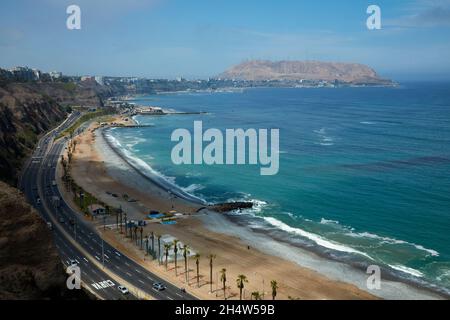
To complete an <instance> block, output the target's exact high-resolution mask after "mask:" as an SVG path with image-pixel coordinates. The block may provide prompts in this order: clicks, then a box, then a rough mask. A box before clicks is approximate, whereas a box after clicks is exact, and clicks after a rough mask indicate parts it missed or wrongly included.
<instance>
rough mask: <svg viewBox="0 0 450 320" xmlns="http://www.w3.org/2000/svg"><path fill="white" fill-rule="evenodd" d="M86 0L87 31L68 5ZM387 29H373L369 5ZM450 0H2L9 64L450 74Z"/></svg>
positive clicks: (103, 69) (117, 70)
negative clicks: (362, 67)
mask: <svg viewBox="0 0 450 320" xmlns="http://www.w3.org/2000/svg"><path fill="white" fill-rule="evenodd" d="M70 4H77V5H79V6H80V7H81V14H82V16H81V30H68V29H67V28H66V19H67V17H68V15H67V14H66V8H67V6H68V5H70ZM370 4H376V5H378V6H380V7H381V12H382V29H381V30H373V31H370V30H368V29H367V28H366V19H367V17H368V15H367V13H366V9H367V6H368V5H370ZM449 57H450V0H395V1H394V0H372V1H362V0H353V1H336V0H320V1H319V0H314V1H304V0H292V1H288V0H285V1H283V0H278V1H275V0H273V1H269V0H258V1H254V0H239V1H238V0H205V1H203V0H202V1H200V0H69V1H67V0H1V1H0V67H8V68H9V67H12V66H15V65H28V66H31V67H37V68H39V69H42V70H44V71H50V70H59V71H62V72H64V73H65V74H77V75H83V74H101V75H112V76H118V75H130V76H131V75H133V76H146V77H169V78H173V77H176V76H185V77H188V78H192V77H201V78H205V77H208V76H214V75H216V74H218V73H220V72H221V71H223V70H224V69H226V68H228V67H229V66H231V65H233V64H236V63H239V62H241V61H243V60H245V59H270V60H281V59H290V60H297V59H299V60H303V59H308V60H324V61H345V62H359V63H364V64H368V65H370V66H371V67H373V68H375V69H376V70H377V71H378V72H379V73H380V74H381V75H383V76H386V77H393V78H395V79H399V80H405V79H408V78H411V79H418V78H421V77H423V78H426V79H450V59H449Z"/></svg>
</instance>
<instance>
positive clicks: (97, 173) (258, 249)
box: [72, 119, 438, 299]
mask: <svg viewBox="0 0 450 320" xmlns="http://www.w3.org/2000/svg"><path fill="white" fill-rule="evenodd" d="M121 121H122V122H123V119H116V120H115V122H121ZM101 130H104V129H101V128H98V124H96V123H93V124H91V125H90V126H89V128H88V129H87V130H85V132H84V133H82V134H81V135H80V136H78V137H77V138H76V140H77V147H76V151H75V153H74V157H73V164H72V177H73V178H74V179H75V181H76V182H77V184H78V185H80V186H81V187H82V188H83V189H85V190H86V191H88V192H89V193H91V194H94V195H95V196H96V197H97V198H98V199H100V200H101V201H103V202H105V203H107V204H108V205H111V206H115V207H119V206H121V207H122V209H123V210H124V212H126V213H127V216H128V218H129V219H135V220H142V219H144V218H145V216H146V215H147V214H148V212H149V210H158V211H160V212H168V211H170V210H175V211H177V212H181V213H183V216H181V217H179V218H178V219H177V224H174V225H163V224H160V223H157V222H150V223H148V224H147V226H146V227H145V228H144V234H145V235H148V234H150V233H151V232H154V233H155V234H158V235H170V236H172V237H174V238H177V239H179V240H180V241H182V242H183V243H185V244H188V245H189V246H190V247H191V248H192V250H193V251H195V252H198V253H200V255H201V258H200V274H201V281H200V287H197V282H196V279H195V261H194V259H193V258H190V262H189V265H190V268H189V269H190V272H189V283H188V284H186V283H185V275H184V262H183V257H182V255H181V254H179V264H178V276H177V277H176V276H175V270H174V265H173V263H170V264H169V270H168V271H166V270H165V267H164V266H160V265H159V263H158V261H156V260H153V261H152V260H150V259H149V257H148V256H145V254H144V253H143V251H141V250H140V249H139V248H138V247H137V246H136V245H135V244H134V243H132V242H131V240H129V239H126V238H125V237H124V236H123V235H122V234H120V233H119V232H118V231H117V230H116V229H115V228H113V227H111V228H107V230H106V231H104V230H103V228H101V227H99V226H98V230H99V232H102V233H103V236H104V237H105V238H106V239H107V241H109V242H110V243H111V244H113V245H115V246H117V247H118V248H119V249H121V250H123V251H124V252H126V253H127V254H128V255H129V256H130V257H132V258H134V259H135V260H136V261H139V262H140V263H142V264H143V265H145V266H146V267H147V268H148V269H150V270H151V271H152V272H155V273H157V274H158V275H159V276H161V277H162V278H164V279H167V281H170V282H172V283H174V284H175V285H178V286H180V287H186V289H187V290H188V291H189V292H190V293H192V294H194V295H195V296H197V297H199V298H201V299H223V298H224V296H223V291H222V290H221V284H217V282H218V281H217V279H218V272H219V270H221V269H222V268H226V270H227V279H228V281H227V290H226V295H227V298H230V299H239V290H238V288H237V286H236V278H237V276H238V275H239V274H244V275H245V276H246V277H247V279H248V281H249V282H248V283H246V284H245V290H244V295H245V298H246V299H249V298H250V293H251V292H253V291H259V292H261V293H263V292H264V297H265V299H271V288H270V281H271V280H276V281H277V283H278V286H279V289H278V295H277V299H376V298H387V299H397V298H402V297H403V298H405V297H406V298H410V299H416V298H417V299H430V298H431V299H433V298H438V296H437V295H434V294H432V293H430V292H428V291H425V290H421V289H417V288H414V287H412V286H409V285H407V284H404V283H399V282H395V281H387V280H386V281H383V286H382V289H381V290H373V291H370V292H369V290H368V289H367V288H366V280H367V275H366V274H365V273H364V272H362V271H359V270H356V269H354V268H353V267H351V266H348V265H345V264H343V263H339V262H336V261H330V260H327V259H324V258H322V257H320V256H317V255H315V254H314V253H311V252H308V251H306V250H303V249H301V248H297V247H292V246H290V245H289V244H288V243H282V242H279V241H276V240H274V239H273V238H271V237H270V236H268V235H265V234H262V233H256V232H252V231H251V230H250V229H249V228H245V226H241V225H238V224H235V223H233V222H232V221H231V220H230V219H229V218H228V217H227V216H224V215H223V214H219V213H215V212H211V211H207V210H202V211H200V212H199V213H196V212H197V210H198V209H199V208H201V207H202V205H201V204H199V203H193V202H192V201H188V200H185V199H182V197H178V196H174V194H173V192H170V191H167V190H165V189H164V188H161V186H160V185H158V184H157V183H154V182H152V181H151V179H145V178H144V177H142V175H140V174H139V173H138V172H136V170H135V169H134V168H133V167H132V166H130V164H128V163H126V162H125V161H123V159H122V158H121V157H120V156H119V155H118V154H117V153H116V152H115V151H114V150H113V149H111V146H110V144H109V143H108V142H107V141H105V139H104V137H103V135H102V131H101ZM116 130H120V128H117V129H116ZM107 192H108V193H107ZM111 193H115V194H117V195H124V194H126V195H127V196H128V197H129V198H133V199H136V200H137V201H136V202H128V201H126V200H124V198H123V197H122V196H118V197H112V196H111V195H110V194H111ZM114 221H115V218H114V217H111V218H110V220H109V224H110V225H113V224H114ZM94 223H95V222H94ZM210 253H212V254H215V255H216V259H215V260H214V271H213V293H210V292H209V289H210V286H209V284H208V283H207V282H208V280H209V261H208V259H207V258H206V256H207V255H208V254H210Z"/></svg>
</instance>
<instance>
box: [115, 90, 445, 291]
mask: <svg viewBox="0 0 450 320" xmlns="http://www.w3.org/2000/svg"><path fill="white" fill-rule="evenodd" d="M136 102H137V103H139V104H145V105H156V106H161V107H164V108H172V109H175V110H178V111H207V112H208V114H204V115H176V116H163V117H152V116H138V117H136V120H137V121H138V122H139V123H141V124H153V125H154V126H153V127H147V128H127V129H113V130H110V131H109V134H110V135H111V136H112V137H114V138H116V139H117V140H118V141H119V142H120V144H121V145H122V146H123V147H124V148H126V149H127V152H128V154H129V156H133V157H138V158H140V159H142V160H143V161H145V162H146V163H147V164H149V165H150V166H151V167H152V168H153V169H154V170H156V171H157V172H159V173H160V174H161V175H163V176H164V177H165V178H166V179H168V180H169V181H171V182H172V183H174V184H176V185H178V186H180V187H182V188H183V189H184V190H186V191H188V192H189V193H192V194H194V195H196V196H198V197H201V198H203V199H205V200H206V201H209V202H217V201H229V200H242V199H246V200H253V201H255V202H256V204H257V205H256V208H255V209H253V210H251V211H250V212H245V213H241V214H247V215H254V216H256V217H261V218H260V219H256V220H255V221H256V222H255V223H257V222H258V221H260V222H261V223H262V224H261V226H262V228H274V229H280V230H284V231H285V234H286V237H287V238H290V239H291V240H295V241H297V242H298V243H301V244H303V245H304V246H307V247H311V248H319V249H320V250H322V251H323V252H325V253H326V254H327V255H329V256H331V257H336V258H344V259H347V260H349V259H350V260H351V261H365V262H366V263H367V264H373V263H378V264H381V265H382V266H384V267H386V269H387V270H390V271H392V272H393V273H394V274H396V275H398V276H401V277H404V278H407V279H410V280H414V281H417V282H419V283H425V282H426V283H428V284H431V285H433V286H438V287H440V288H441V289H443V290H446V291H447V292H448V291H449V290H450V84H448V83H434V84H426V83H422V84H419V83H411V84H404V85H402V86H401V87H399V88H339V89H329V88H323V89H249V90H244V91H243V92H228V93H227V92H224V93H177V94H165V95H156V96H148V97H142V98H139V99H138V100H136ZM194 120H202V121H203V126H204V128H205V129H206V128H218V129H221V130H225V129H226V128H244V129H246V128H268V129H270V128H279V129H280V171H279V173H278V174H277V175H275V176H261V175H260V174H259V166H250V165H232V166H227V165H222V166H217V165H216V166H207V165H181V166H176V165H174V164H172V162H171V158H170V154H171V149H172V147H173V146H174V145H175V142H172V141H171V140H170V135H171V133H172V131H173V130H174V129H176V128H186V129H188V130H190V131H191V132H192V130H193V122H194ZM143 170H144V168H143Z"/></svg>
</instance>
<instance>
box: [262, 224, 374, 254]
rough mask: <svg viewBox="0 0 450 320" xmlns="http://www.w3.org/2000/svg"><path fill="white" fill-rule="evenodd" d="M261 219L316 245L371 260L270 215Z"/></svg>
mask: <svg viewBox="0 0 450 320" xmlns="http://www.w3.org/2000/svg"><path fill="white" fill-rule="evenodd" d="M263 219H264V220H265V221H267V222H268V223H269V224H271V225H272V226H274V227H276V228H279V229H281V230H283V231H286V232H289V233H293V234H296V235H299V236H302V237H304V238H307V239H309V240H312V241H313V242H315V243H316V244H318V245H320V246H322V247H325V248H328V249H332V250H336V251H341V252H347V253H353V254H359V255H362V256H365V257H367V258H369V259H371V260H373V259H372V258H371V257H370V256H369V255H368V254H366V253H364V252H361V251H358V250H355V249H353V248H350V247H347V246H344V245H342V244H339V243H335V242H332V241H329V240H326V239H324V238H322V237H321V236H319V235H317V234H313V233H310V232H307V231H305V230H302V229H300V228H294V227H291V226H289V225H287V224H285V223H284V222H282V221H280V220H278V219H275V218H272V217H264V218H263Z"/></svg>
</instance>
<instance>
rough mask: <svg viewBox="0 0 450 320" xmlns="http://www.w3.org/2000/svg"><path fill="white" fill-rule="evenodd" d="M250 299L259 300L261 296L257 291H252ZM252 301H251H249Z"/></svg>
mask: <svg viewBox="0 0 450 320" xmlns="http://www.w3.org/2000/svg"><path fill="white" fill-rule="evenodd" d="M251 297H252V298H255V300H261V294H260V293H259V291H254V292H252V296H251ZM251 300H253V299H251Z"/></svg>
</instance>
